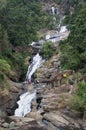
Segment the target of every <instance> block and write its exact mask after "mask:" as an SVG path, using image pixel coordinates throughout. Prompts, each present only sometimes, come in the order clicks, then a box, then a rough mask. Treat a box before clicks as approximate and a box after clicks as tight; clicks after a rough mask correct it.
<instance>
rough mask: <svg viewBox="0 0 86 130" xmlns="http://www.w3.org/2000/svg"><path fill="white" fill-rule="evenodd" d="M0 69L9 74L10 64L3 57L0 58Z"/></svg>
mask: <svg viewBox="0 0 86 130" xmlns="http://www.w3.org/2000/svg"><path fill="white" fill-rule="evenodd" d="M0 71H1V72H3V73H5V74H7V75H10V74H11V66H10V65H9V64H8V62H7V61H6V60H4V59H0Z"/></svg>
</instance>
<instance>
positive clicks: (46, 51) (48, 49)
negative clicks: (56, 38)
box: [42, 42, 55, 59]
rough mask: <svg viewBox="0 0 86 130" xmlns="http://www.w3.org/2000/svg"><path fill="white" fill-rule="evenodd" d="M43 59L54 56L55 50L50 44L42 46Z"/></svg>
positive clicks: (46, 43)
mask: <svg viewBox="0 0 86 130" xmlns="http://www.w3.org/2000/svg"><path fill="white" fill-rule="evenodd" d="M42 52H43V57H44V58H45V59H47V58H50V57H51V56H53V54H55V49H54V48H53V46H52V42H45V43H44V44H43V46H42Z"/></svg>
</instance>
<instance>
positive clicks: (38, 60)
mask: <svg viewBox="0 0 86 130" xmlns="http://www.w3.org/2000/svg"><path fill="white" fill-rule="evenodd" d="M42 62H43V60H42V57H41V56H40V55H39V53H37V54H36V55H35V56H34V57H33V62H32V64H31V65H30V66H29V67H28V71H27V74H26V80H31V76H32V75H33V73H34V72H35V71H36V69H37V68H39V67H40V65H41V64H42Z"/></svg>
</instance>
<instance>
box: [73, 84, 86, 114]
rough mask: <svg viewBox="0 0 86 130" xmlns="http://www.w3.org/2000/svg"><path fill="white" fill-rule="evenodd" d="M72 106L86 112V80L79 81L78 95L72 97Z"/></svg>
mask: <svg viewBox="0 0 86 130" xmlns="http://www.w3.org/2000/svg"><path fill="white" fill-rule="evenodd" d="M71 106H72V107H73V108H74V109H76V110H78V111H80V112H82V113H84V112H85V111H86V82H79V83H78V87H77V91H76V95H75V96H74V97H73V99H72V104H71Z"/></svg>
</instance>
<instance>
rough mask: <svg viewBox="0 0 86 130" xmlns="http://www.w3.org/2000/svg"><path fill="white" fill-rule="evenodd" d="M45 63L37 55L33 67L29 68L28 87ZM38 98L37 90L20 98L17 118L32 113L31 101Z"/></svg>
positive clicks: (16, 113)
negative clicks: (37, 70)
mask: <svg viewBox="0 0 86 130" xmlns="http://www.w3.org/2000/svg"><path fill="white" fill-rule="evenodd" d="M42 63H43V60H42V57H41V56H40V55H39V53H37V54H36V55H35V56H34V57H33V61H32V63H31V65H30V66H29V67H28V71H27V74H26V82H27V83H28V85H29V84H30V82H31V76H32V75H33V73H34V72H35V71H36V69H37V68H39V67H40V65H41V64H42ZM35 97H36V90H34V92H33V93H30V92H26V93H24V94H22V95H21V96H20V100H19V101H18V102H17V104H18V108H17V109H16V110H15V116H20V117H22V116H25V115H26V114H27V113H29V112H30V111H31V101H32V100H33V99H34V98H35Z"/></svg>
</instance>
